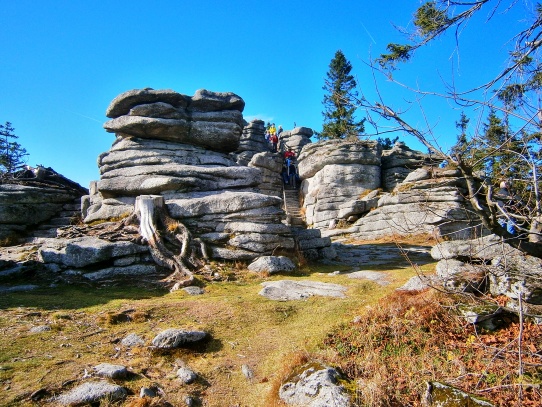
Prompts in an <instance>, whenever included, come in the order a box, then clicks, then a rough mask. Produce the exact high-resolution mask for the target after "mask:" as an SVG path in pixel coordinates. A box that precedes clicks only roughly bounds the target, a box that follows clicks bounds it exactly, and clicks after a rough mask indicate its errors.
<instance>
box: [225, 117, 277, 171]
mask: <svg viewBox="0 0 542 407" xmlns="http://www.w3.org/2000/svg"><path fill="white" fill-rule="evenodd" d="M268 151H269V143H268V142H267V141H266V140H265V123H264V122H263V121H262V120H253V121H251V122H250V123H248V124H247V125H246V126H244V127H243V133H242V134H241V138H240V140H239V147H238V148H237V151H235V152H234V153H231V154H230V155H231V156H233V157H234V158H235V161H236V162H237V164H240V165H248V163H249V162H250V160H251V159H252V157H253V156H254V155H255V154H258V153H263V152H268ZM275 175H276V174H275Z"/></svg>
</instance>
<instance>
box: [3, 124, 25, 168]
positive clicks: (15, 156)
mask: <svg viewBox="0 0 542 407" xmlns="http://www.w3.org/2000/svg"><path fill="white" fill-rule="evenodd" d="M14 131H15V129H14V128H13V126H12V125H11V123H10V122H6V123H5V124H0V174H2V175H6V174H7V175H12V174H13V173H14V172H16V171H18V170H20V169H21V168H22V167H23V165H24V164H25V162H26V160H25V157H26V156H28V153H27V152H26V149H24V148H23V147H22V146H21V145H20V144H19V143H18V142H17V141H15V140H17V139H18V138H19V137H18V136H16V135H15V133H14Z"/></svg>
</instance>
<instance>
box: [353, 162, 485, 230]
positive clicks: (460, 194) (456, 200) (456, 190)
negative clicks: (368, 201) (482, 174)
mask: <svg viewBox="0 0 542 407" xmlns="http://www.w3.org/2000/svg"><path fill="white" fill-rule="evenodd" d="M458 175H459V174H458V173H456V172H455V171H446V170H442V169H424V168H422V169H419V170H416V171H414V172H413V173H411V174H410V175H409V176H408V177H407V178H406V179H405V181H403V182H402V183H400V184H398V185H397V186H396V187H395V189H394V191H393V193H391V194H385V195H384V196H382V197H381V198H380V199H379V200H378V204H377V208H376V209H374V210H372V211H370V212H369V213H367V215H365V216H363V217H362V218H360V219H359V220H357V221H356V222H355V223H354V224H353V227H352V228H351V229H350V231H351V232H354V233H355V234H356V235H357V236H358V237H360V238H363V239H378V238H380V237H383V236H389V235H399V236H408V235H414V234H429V235H433V236H437V237H446V238H448V239H468V238H471V237H474V236H476V234H478V235H479V234H480V233H482V230H481V226H480V220H479V219H478V218H477V217H476V216H475V215H474V214H473V212H472V210H471V209H470V205H469V203H468V202H467V200H466V199H465V194H466V185H465V183H464V180H463V179H462V178H460V177H459V176H458Z"/></svg>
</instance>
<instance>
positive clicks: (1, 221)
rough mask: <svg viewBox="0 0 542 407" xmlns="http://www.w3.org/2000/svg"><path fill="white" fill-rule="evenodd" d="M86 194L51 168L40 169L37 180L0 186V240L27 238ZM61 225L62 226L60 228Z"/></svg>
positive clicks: (28, 178)
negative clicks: (34, 230) (31, 232)
mask: <svg viewBox="0 0 542 407" xmlns="http://www.w3.org/2000/svg"><path fill="white" fill-rule="evenodd" d="M85 193H87V191H86V190H85V189H84V188H83V187H81V186H80V185H79V184H76V183H74V182H73V181H70V180H68V179H66V178H64V177H63V176H62V175H60V174H57V173H56V172H54V171H53V170H52V169H50V168H49V169H45V168H43V167H40V168H39V179H38V177H37V176H36V174H30V175H28V176H27V177H26V178H24V179H17V180H11V181H9V183H3V184H1V185H0V240H4V239H14V238H15V239H17V238H20V237H24V236H26V235H27V234H28V233H29V232H30V231H32V230H33V229H34V228H36V227H38V226H39V225H40V224H42V223H46V222H47V221H49V220H50V219H52V218H54V217H55V216H58V215H59V214H62V212H63V211H66V210H67V208H69V207H70V206H71V205H73V202H74V200H76V199H79V198H80V197H81V196H82V195H83V194H85ZM59 226H61V225H59Z"/></svg>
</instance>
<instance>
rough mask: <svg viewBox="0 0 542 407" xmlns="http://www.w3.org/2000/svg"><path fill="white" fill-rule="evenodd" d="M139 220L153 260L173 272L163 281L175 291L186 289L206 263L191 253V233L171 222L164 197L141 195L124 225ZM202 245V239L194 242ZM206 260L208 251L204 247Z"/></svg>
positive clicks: (181, 225) (141, 231) (140, 228)
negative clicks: (194, 271) (196, 271)
mask: <svg viewBox="0 0 542 407" xmlns="http://www.w3.org/2000/svg"><path fill="white" fill-rule="evenodd" d="M136 220H139V231H140V234H141V236H142V237H143V238H144V239H145V240H146V241H147V242H148V244H149V247H150V252H151V255H152V258H153V259H154V261H155V262H156V263H157V264H158V265H160V266H162V267H166V268H168V269H170V270H173V273H171V274H170V275H169V276H168V277H166V278H165V279H164V280H162V281H163V282H164V283H166V284H167V285H168V286H169V285H172V286H173V288H172V290H176V289H179V288H180V287H186V286H188V285H190V284H192V282H193V281H194V274H193V273H192V270H195V269H197V268H199V267H201V266H202V265H203V264H202V263H201V261H200V260H199V259H198V258H197V257H196V256H195V253H194V250H192V246H191V243H192V240H193V239H192V236H191V234H190V231H189V230H188V229H187V228H186V227H185V226H184V225H183V224H182V223H180V222H177V221H175V220H174V219H171V218H170V217H169V216H168V214H167V212H166V207H165V203H164V197H162V196H159V195H158V196H157V195H141V196H138V197H137V199H136V203H135V208H134V212H133V214H132V215H130V217H129V218H127V219H126V220H125V224H128V223H133V222H135V221H136ZM194 240H195V241H197V242H198V243H199V244H200V245H203V243H202V242H201V241H199V239H194ZM202 252H203V257H206V256H205V250H204V247H203V246H202Z"/></svg>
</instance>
